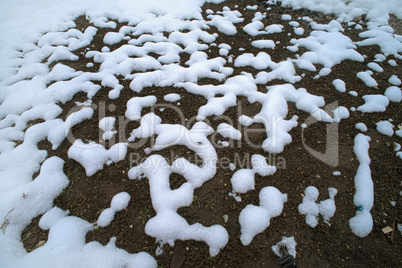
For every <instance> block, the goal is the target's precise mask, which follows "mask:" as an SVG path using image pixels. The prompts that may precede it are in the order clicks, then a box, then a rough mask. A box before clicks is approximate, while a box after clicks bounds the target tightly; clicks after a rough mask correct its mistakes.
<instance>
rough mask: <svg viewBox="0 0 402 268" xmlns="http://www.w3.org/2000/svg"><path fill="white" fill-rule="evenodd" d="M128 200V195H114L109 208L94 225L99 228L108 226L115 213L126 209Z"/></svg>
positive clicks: (122, 193)
mask: <svg viewBox="0 0 402 268" xmlns="http://www.w3.org/2000/svg"><path fill="white" fill-rule="evenodd" d="M130 199H131V197H130V195H129V194H128V193H126V192H121V193H119V194H116V195H115V196H114V197H113V199H112V201H111V203H110V208H107V209H105V210H103V211H102V213H101V214H100V215H99V218H98V221H97V222H96V224H97V225H98V226H100V227H106V226H108V225H109V224H110V223H111V222H112V221H113V219H114V215H115V214H116V212H119V211H121V210H123V209H126V208H127V206H128V202H130Z"/></svg>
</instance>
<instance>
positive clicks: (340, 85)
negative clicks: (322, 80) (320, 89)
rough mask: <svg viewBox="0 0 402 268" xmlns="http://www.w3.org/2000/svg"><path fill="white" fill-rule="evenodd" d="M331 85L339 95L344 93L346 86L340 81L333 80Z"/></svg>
mask: <svg viewBox="0 0 402 268" xmlns="http://www.w3.org/2000/svg"><path fill="white" fill-rule="evenodd" d="M332 85H334V87H335V89H336V90H338V91H339V92H341V93H343V92H345V91H346V84H345V82H343V80H341V79H335V80H334V81H332Z"/></svg>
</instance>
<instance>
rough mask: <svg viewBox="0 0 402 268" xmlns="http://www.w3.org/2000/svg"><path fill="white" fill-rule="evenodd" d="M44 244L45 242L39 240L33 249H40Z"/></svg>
mask: <svg viewBox="0 0 402 268" xmlns="http://www.w3.org/2000/svg"><path fill="white" fill-rule="evenodd" d="M45 243H46V241H45V240H41V241H39V242H38V243H36V245H35V249H37V248H40V247H41V246H43V245H44V244H45Z"/></svg>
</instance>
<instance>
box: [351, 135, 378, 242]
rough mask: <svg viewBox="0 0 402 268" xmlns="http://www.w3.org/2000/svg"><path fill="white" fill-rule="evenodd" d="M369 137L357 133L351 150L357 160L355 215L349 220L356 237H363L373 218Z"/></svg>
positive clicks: (371, 224)
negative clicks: (371, 212)
mask: <svg viewBox="0 0 402 268" xmlns="http://www.w3.org/2000/svg"><path fill="white" fill-rule="evenodd" d="M370 140H371V139H370V137H368V136H365V135H363V134H357V135H356V137H355V145H354V147H353V151H354V153H355V155H356V157H357V160H358V161H359V167H358V168H357V171H356V175H355V188H356V193H355V195H354V197H353V204H354V205H355V206H356V208H357V211H356V216H354V217H353V218H351V219H350V220H349V226H350V229H351V230H352V232H353V233H354V234H355V235H357V236H358V237H365V236H367V235H369V234H370V232H371V230H372V229H373V218H372V216H371V214H370V210H371V208H372V207H373V203H374V185H373V181H372V179H371V170H370V157H369V154H368V150H369V147H370V145H369V142H370Z"/></svg>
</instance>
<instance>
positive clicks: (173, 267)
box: [170, 246, 186, 268]
mask: <svg viewBox="0 0 402 268" xmlns="http://www.w3.org/2000/svg"><path fill="white" fill-rule="evenodd" d="M185 255H186V251H185V250H184V247H183V246H176V247H175V249H174V252H173V256H172V262H171V264H170V268H180V267H182V265H183V263H184V260H185V259H186V256H185Z"/></svg>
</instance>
